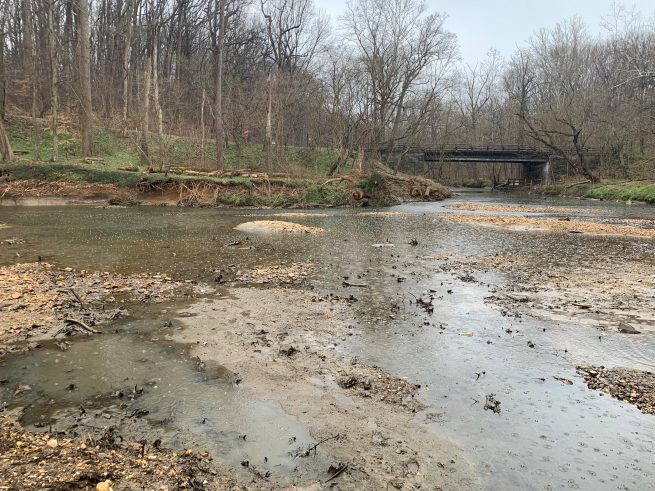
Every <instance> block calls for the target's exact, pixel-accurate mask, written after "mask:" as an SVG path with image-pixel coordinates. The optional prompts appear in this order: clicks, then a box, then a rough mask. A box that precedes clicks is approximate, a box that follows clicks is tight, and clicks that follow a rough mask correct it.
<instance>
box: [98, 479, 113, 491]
mask: <svg viewBox="0 0 655 491" xmlns="http://www.w3.org/2000/svg"><path fill="white" fill-rule="evenodd" d="M96 491H114V488H112V487H111V481H109V480H107V481H102V482H99V483H98V484H96Z"/></svg>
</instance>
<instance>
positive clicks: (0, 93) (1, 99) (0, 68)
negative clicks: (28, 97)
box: [0, 15, 7, 122]
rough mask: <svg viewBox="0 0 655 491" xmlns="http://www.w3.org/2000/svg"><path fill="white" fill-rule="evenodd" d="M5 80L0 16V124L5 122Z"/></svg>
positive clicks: (3, 21)
mask: <svg viewBox="0 0 655 491" xmlns="http://www.w3.org/2000/svg"><path fill="white" fill-rule="evenodd" d="M6 94H7V79H6V76H5V19H4V15H2V16H0V122H2V121H4V120H5V116H6V114H5V107H6V104H7V102H6V101H7V99H6Z"/></svg>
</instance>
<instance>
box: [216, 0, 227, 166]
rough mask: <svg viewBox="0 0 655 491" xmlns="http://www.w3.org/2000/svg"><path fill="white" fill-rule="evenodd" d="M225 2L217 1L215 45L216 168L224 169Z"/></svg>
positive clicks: (223, 0) (224, 0)
mask: <svg viewBox="0 0 655 491" xmlns="http://www.w3.org/2000/svg"><path fill="white" fill-rule="evenodd" d="M225 2H226V0H219V2H218V30H219V32H218V39H217V43H216V44H217V45H216V108H215V109H214V111H215V114H216V116H215V117H216V168H217V169H218V170H224V168H225V161H224V160H225V158H224V152H223V148H224V141H225V122H224V121H223V51H224V48H225Z"/></svg>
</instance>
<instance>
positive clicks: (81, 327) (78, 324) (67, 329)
mask: <svg viewBox="0 0 655 491" xmlns="http://www.w3.org/2000/svg"><path fill="white" fill-rule="evenodd" d="M64 322H65V323H66V324H69V325H68V326H64V327H62V328H61V329H59V330H58V331H57V332H56V333H54V334H53V335H52V337H53V338H55V337H57V336H58V335H59V334H61V333H65V334H69V335H70V334H71V333H72V331H73V330H77V331H86V332H88V333H90V334H100V331H96V330H95V329H93V328H92V327H89V326H88V325H87V324H85V323H84V322H82V321H78V320H77V319H71V318H66V319H64Z"/></svg>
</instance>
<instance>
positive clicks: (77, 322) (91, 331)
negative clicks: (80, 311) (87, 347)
mask: <svg viewBox="0 0 655 491" xmlns="http://www.w3.org/2000/svg"><path fill="white" fill-rule="evenodd" d="M64 322H68V323H69V324H75V325H76V326H80V327H81V328H83V329H84V330H85V331H88V332H90V333H92V334H100V331H96V330H95V329H92V328H91V327H89V326H87V325H86V324H85V323H84V322H82V321H78V320H75V319H70V318H68V319H64Z"/></svg>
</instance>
